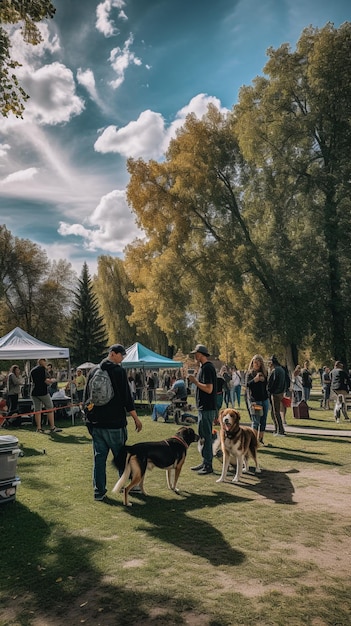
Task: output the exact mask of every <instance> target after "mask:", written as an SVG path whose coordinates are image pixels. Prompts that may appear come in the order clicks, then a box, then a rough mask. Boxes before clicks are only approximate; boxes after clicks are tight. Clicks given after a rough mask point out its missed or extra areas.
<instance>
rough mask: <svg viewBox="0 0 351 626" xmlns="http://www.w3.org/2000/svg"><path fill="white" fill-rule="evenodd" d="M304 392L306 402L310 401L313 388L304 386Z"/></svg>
mask: <svg viewBox="0 0 351 626" xmlns="http://www.w3.org/2000/svg"><path fill="white" fill-rule="evenodd" d="M303 393H304V400H305V401H306V402H308V401H309V399H310V395H311V388H310V387H304V388H303Z"/></svg>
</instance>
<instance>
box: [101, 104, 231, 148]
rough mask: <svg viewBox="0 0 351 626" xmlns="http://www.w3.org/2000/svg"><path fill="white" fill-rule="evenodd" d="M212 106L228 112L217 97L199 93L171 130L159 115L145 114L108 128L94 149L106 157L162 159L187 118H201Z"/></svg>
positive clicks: (176, 117)
mask: <svg viewBox="0 0 351 626" xmlns="http://www.w3.org/2000/svg"><path fill="white" fill-rule="evenodd" d="M210 103H211V104H214V105H215V106H216V107H217V108H218V109H219V110H220V111H221V112H222V113H226V112H228V109H226V108H223V107H222V106H221V102H220V100H218V98H215V97H212V96H207V95H206V94H198V95H197V96H195V97H194V98H192V99H191V100H190V102H189V103H188V104H187V105H186V106H184V107H183V108H182V109H180V110H179V111H178V112H177V114H176V116H175V120H174V121H173V122H172V123H171V124H170V126H169V127H168V128H166V125H165V120H164V118H163V117H162V115H161V114H160V113H156V112H154V111H150V110H147V111H143V112H142V113H141V114H140V115H139V117H138V119H137V120H136V121H133V122H129V124H127V125H126V126H124V127H123V128H117V127H116V126H108V127H107V128H106V129H105V130H104V131H103V132H102V134H101V135H100V137H99V138H98V139H97V141H96V142H95V145H94V148H95V150H96V151H97V152H101V153H103V154H106V153H108V152H117V153H118V154H120V155H122V156H124V157H127V158H128V157H133V158H138V157H142V158H145V159H158V158H161V157H162V155H163V154H164V153H165V152H166V150H167V148H168V145H169V142H170V140H171V139H172V138H173V137H175V135H176V131H177V129H178V128H180V127H181V126H182V125H183V124H184V122H185V118H186V116H187V115H188V114H189V113H195V115H196V116H197V117H198V118H199V119H200V118H201V117H202V116H203V115H204V114H205V113H206V111H207V107H208V105H209V104H210Z"/></svg>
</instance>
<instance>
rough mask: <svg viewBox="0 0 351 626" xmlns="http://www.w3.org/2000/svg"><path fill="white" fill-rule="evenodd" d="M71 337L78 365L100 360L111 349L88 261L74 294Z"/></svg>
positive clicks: (72, 348) (69, 334) (69, 336)
mask: <svg viewBox="0 0 351 626" xmlns="http://www.w3.org/2000/svg"><path fill="white" fill-rule="evenodd" d="M67 340H68V345H69V347H70V353H71V358H72V363H73V364H74V365H75V366H77V365H79V364H80V363H83V362H85V361H91V362H93V363H99V362H100V361H101V359H102V358H103V357H104V355H105V354H106V352H107V333H106V328H105V324H104V321H103V317H101V316H100V315H99V305H98V299H97V297H96V295H95V293H94V291H93V286H92V282H91V278H90V275H89V270H88V266H87V264H86V263H84V265H83V269H82V273H81V276H80V278H79V281H78V289H77V291H76V292H75V294H74V300H73V310H72V317H71V323H70V328H69V331H68V336H67Z"/></svg>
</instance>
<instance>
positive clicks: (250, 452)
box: [216, 409, 261, 483]
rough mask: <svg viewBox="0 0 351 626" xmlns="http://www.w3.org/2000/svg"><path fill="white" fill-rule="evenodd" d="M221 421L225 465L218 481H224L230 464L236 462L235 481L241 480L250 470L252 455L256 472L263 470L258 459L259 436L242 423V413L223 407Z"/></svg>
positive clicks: (220, 414)
mask: <svg viewBox="0 0 351 626" xmlns="http://www.w3.org/2000/svg"><path fill="white" fill-rule="evenodd" d="M218 417H219V423H220V426H221V432H220V437H221V446H222V452H223V466H222V474H221V477H220V478H219V479H218V480H217V481H216V482H217V483H221V482H224V481H225V479H226V477H227V472H228V467H229V465H230V464H231V465H234V464H235V463H236V474H235V476H234V478H233V483H237V482H239V481H240V478H241V474H242V472H243V471H244V472H245V471H248V460H249V457H250V456H252V458H253V460H254V463H255V466H256V474H260V473H261V470H260V467H259V464H258V460H257V446H258V444H257V437H256V433H255V431H254V430H253V429H252V428H251V427H250V426H241V425H240V423H239V422H240V413H239V412H238V411H236V410H235V409H222V410H221V411H220V413H219V416H218Z"/></svg>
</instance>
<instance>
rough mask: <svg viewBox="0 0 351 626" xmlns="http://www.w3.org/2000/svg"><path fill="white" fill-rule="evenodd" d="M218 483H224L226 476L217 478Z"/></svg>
mask: <svg viewBox="0 0 351 626" xmlns="http://www.w3.org/2000/svg"><path fill="white" fill-rule="evenodd" d="M216 483H224V476H221V477H220V478H217V480H216Z"/></svg>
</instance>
